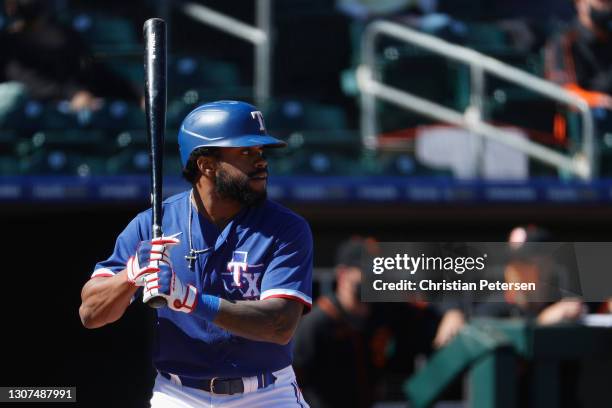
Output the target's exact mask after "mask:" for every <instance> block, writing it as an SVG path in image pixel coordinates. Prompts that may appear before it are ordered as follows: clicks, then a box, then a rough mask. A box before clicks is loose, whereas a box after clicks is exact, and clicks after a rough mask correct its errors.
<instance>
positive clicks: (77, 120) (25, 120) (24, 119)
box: [4, 100, 88, 131]
mask: <svg viewBox="0 0 612 408" xmlns="http://www.w3.org/2000/svg"><path fill="white" fill-rule="evenodd" d="M87 115H88V112H81V113H79V114H77V113H74V112H71V111H70V110H69V107H68V105H67V102H65V103H54V102H48V103H45V102H39V101H36V100H28V101H26V102H25V103H23V104H21V106H19V108H17V110H16V111H15V112H14V113H13V114H11V116H10V117H7V120H6V123H5V125H4V127H5V128H8V129H15V130H30V131H34V130H39V129H50V130H60V129H74V128H77V127H79V126H80V124H81V123H83V122H86V121H87V119H88V116H87Z"/></svg>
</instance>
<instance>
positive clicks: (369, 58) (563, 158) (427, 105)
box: [357, 21, 597, 180]
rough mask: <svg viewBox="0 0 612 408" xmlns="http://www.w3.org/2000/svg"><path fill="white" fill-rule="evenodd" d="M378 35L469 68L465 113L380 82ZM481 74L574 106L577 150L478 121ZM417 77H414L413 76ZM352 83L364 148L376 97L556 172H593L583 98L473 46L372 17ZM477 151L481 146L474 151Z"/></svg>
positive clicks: (375, 130) (586, 175)
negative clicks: (578, 136)
mask: <svg viewBox="0 0 612 408" xmlns="http://www.w3.org/2000/svg"><path fill="white" fill-rule="evenodd" d="M381 36H387V37H392V38H395V39H398V40H401V41H402V42H405V43H408V44H411V45H413V46H416V47H418V48H422V49H425V50H427V51H429V52H432V53H434V54H439V55H442V56H443V57H444V58H447V59H451V60H454V61H457V62H460V63H462V64H465V65H467V66H468V67H469V70H470V79H471V81H470V87H469V91H470V95H469V101H470V102H469V105H468V106H467V108H466V109H465V111H463V112H461V111H457V110H454V109H450V108H448V107H446V106H444V105H441V104H439V103H436V102H432V101H431V100H429V99H426V98H423V97H420V96H417V95H416V94H414V93H411V92H407V91H405V90H402V89H399V88H397V87H394V86H390V85H389V84H385V83H384V82H383V81H382V80H381V79H380V75H379V73H378V72H377V60H376V58H377V52H376V47H377V41H378V39H379V38H380V37H381ZM485 74H492V75H495V76H497V77H500V78H502V79H503V80H505V81H508V82H511V83H514V84H516V85H518V86H521V87H524V88H527V89H529V90H530V91H533V92H535V93H537V94H539V95H542V96H544V97H546V98H549V99H552V100H554V101H556V102H559V103H562V104H565V105H569V106H571V107H573V108H575V109H576V110H577V111H578V112H579V114H580V116H581V119H582V120H581V144H580V148H579V149H577V151H574V152H571V153H569V154H563V153H561V152H558V151H556V150H554V149H552V148H549V147H546V146H543V145H541V144H539V143H536V142H533V141H531V140H528V139H526V138H522V137H519V136H517V135H516V134H515V133H512V132H510V131H507V130H504V129H503V128H500V127H496V126H494V125H491V124H490V123H487V122H486V121H485V120H483V100H484V92H485V89H486V77H485ZM416 80H418V78H416ZM357 83H358V86H359V90H360V93H361V96H360V99H361V124H360V125H361V134H362V140H363V144H364V146H366V147H368V148H371V149H376V148H377V147H378V143H379V139H378V135H379V133H380V131H379V122H378V115H377V107H376V103H377V100H379V99H380V100H382V101H385V102H388V103H391V104H393V105H396V106H399V107H401V108H405V109H408V110H410V111H412V112H415V113H417V114H419V115H423V116H425V117H428V118H431V119H433V120H436V121H440V122H444V123H448V124H450V125H453V126H457V127H461V128H464V129H466V130H468V131H470V132H473V133H475V134H478V135H480V136H481V141H482V138H488V139H490V140H493V141H496V142H499V143H502V144H505V145H507V146H509V147H511V148H513V149H516V150H518V151H520V152H523V153H524V154H526V155H528V156H529V157H531V158H533V159H536V160H538V161H540V162H543V163H546V164H549V165H551V166H554V167H556V168H557V169H559V170H562V171H566V172H570V173H571V174H573V175H576V176H578V177H579V178H581V179H584V180H590V179H592V178H594V177H596V176H597V174H596V173H597V156H596V145H595V140H594V123H593V118H592V116H591V112H590V110H589V106H588V104H587V102H586V101H584V100H583V99H581V98H580V97H578V96H576V95H574V94H572V93H570V92H568V91H566V90H565V89H563V88H562V87H560V86H558V85H556V84H554V83H552V82H549V81H546V80H544V79H541V78H539V77H537V76H535V75H532V74H529V73H527V72H524V71H522V70H520V69H518V68H515V67H513V66H511V65H508V64H505V63H503V62H501V61H499V60H496V59H494V58H491V57H488V56H486V55H484V54H482V53H479V52H477V51H475V50H473V49H470V48H466V47H462V46H459V45H455V44H451V43H449V42H447V41H444V40H441V39H439V38H436V37H434V36H432V35H429V34H425V33H421V32H418V31H415V30H413V29H410V28H408V27H406V26H403V25H400V24H397V23H393V22H389V21H374V22H372V23H370V24H369V25H368V26H367V27H366V29H365V32H364V34H363V37H362V43H361V64H360V66H359V68H358V69H357ZM480 150H481V152H482V149H480Z"/></svg>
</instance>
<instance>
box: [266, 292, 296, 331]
mask: <svg viewBox="0 0 612 408" xmlns="http://www.w3.org/2000/svg"><path fill="white" fill-rule="evenodd" d="M260 302H262V304H264V305H265V306H264V307H265V308H266V309H267V310H268V311H269V312H270V314H271V315H275V316H276V318H275V321H276V326H277V329H278V330H279V332H285V333H286V332H289V333H291V337H292V336H293V334H294V333H295V330H296V329H297V326H298V323H299V321H300V318H301V317H302V312H303V310H304V305H303V304H302V303H300V302H298V301H296V300H293V299H284V298H270V299H265V300H260Z"/></svg>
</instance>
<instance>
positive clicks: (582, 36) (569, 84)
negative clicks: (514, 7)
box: [545, 0, 612, 109]
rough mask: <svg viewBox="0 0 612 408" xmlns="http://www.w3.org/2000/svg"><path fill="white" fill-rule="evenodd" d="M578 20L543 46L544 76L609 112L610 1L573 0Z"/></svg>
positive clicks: (611, 105)
mask: <svg viewBox="0 0 612 408" xmlns="http://www.w3.org/2000/svg"><path fill="white" fill-rule="evenodd" d="M574 4H575V6H576V12H577V19H576V21H575V22H574V23H573V25H572V26H571V27H569V28H568V29H566V30H565V31H563V32H561V33H559V34H557V35H556V36H555V37H554V38H552V39H551V40H550V41H549V43H548V45H547V47H546V52H545V56H546V60H545V64H546V67H545V71H546V72H545V74H546V77H547V78H548V79H549V80H551V81H554V82H556V83H559V84H561V85H564V86H565V87H566V89H568V90H570V91H571V92H574V93H576V94H578V95H580V96H582V97H583V98H585V99H586V100H587V101H588V103H589V105H591V106H592V107H603V108H607V109H612V97H611V95H612V0H574Z"/></svg>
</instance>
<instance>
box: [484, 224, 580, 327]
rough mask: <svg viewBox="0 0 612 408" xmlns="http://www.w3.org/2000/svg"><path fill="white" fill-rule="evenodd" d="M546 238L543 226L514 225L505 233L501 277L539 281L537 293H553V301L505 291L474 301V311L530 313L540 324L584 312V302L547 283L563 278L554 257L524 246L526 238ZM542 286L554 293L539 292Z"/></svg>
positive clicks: (498, 314) (500, 314)
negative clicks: (507, 254) (500, 295)
mask: <svg viewBox="0 0 612 408" xmlns="http://www.w3.org/2000/svg"><path fill="white" fill-rule="evenodd" d="M550 240H551V236H550V233H549V232H548V231H546V230H545V229H543V228H540V227H536V226H534V225H528V226H519V227H516V228H514V229H513V230H512V231H511V232H510V235H509V237H508V243H509V246H510V249H511V259H510V260H509V262H508V264H507V265H506V267H505V269H504V279H505V281H506V282H514V283H522V282H540V285H539V287H542V289H540V291H539V296H545V297H550V296H556V297H557V298H558V300H557V301H555V302H542V301H539V300H538V299H534V298H533V295H532V294H530V293H529V292H521V291H508V292H506V293H505V294H504V299H503V301H490V302H489V301H488V302H483V303H480V304H478V305H477V306H476V307H475V308H474V314H475V315H485V316H489V317H530V318H534V319H536V321H537V322H538V323H539V324H543V325H548V324H556V323H560V322H563V321H575V320H578V319H579V318H580V317H581V316H582V315H583V314H584V313H585V312H586V306H585V305H584V304H583V302H582V301H581V300H580V299H578V298H571V297H564V296H563V294H562V293H561V292H560V291H559V289H560V288H559V286H558V285H555V284H554V283H553V284H552V285H551V284H550V282H554V281H558V280H559V279H563V276H560V274H561V272H560V270H558V269H556V268H558V266H555V265H554V260H553V259H550V258H549V257H546V256H544V255H541V254H537V253H532V252H531V251H530V250H529V249H528V248H525V247H526V245H525V244H526V243H528V242H547V241H550ZM545 282H548V285H544V283H545ZM543 290H545V291H548V292H550V291H551V290H554V291H557V292H558V293H543V292H542V291H543ZM491 300H495V299H491ZM498 300H502V299H498Z"/></svg>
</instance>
